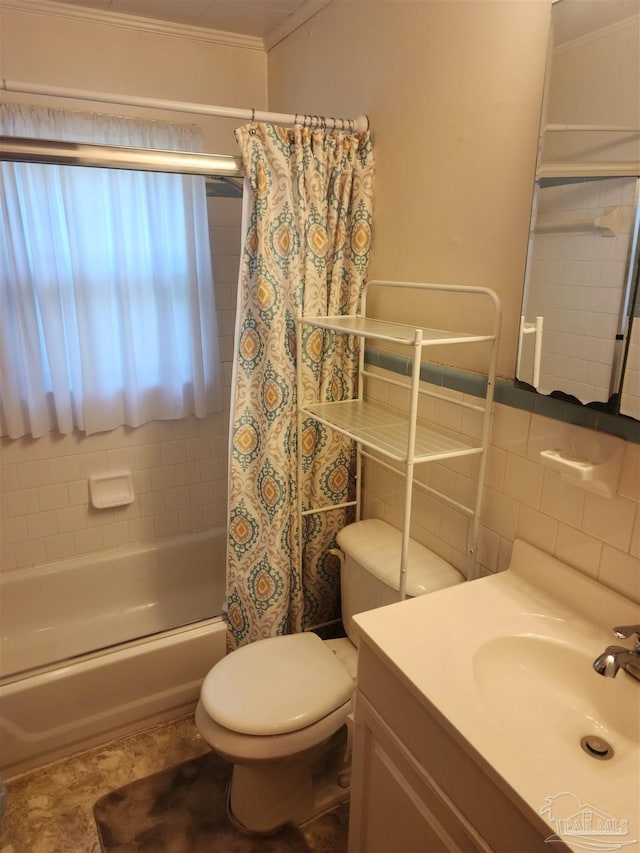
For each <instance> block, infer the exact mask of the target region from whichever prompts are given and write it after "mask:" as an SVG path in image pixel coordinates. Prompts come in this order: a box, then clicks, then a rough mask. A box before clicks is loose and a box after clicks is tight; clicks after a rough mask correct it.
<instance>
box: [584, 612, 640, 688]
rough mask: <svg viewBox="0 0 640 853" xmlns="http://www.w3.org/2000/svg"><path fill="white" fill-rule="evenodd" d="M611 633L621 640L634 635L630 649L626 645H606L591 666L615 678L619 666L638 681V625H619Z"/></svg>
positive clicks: (639, 642) (639, 670)
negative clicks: (633, 643) (632, 645)
mask: <svg viewBox="0 0 640 853" xmlns="http://www.w3.org/2000/svg"><path fill="white" fill-rule="evenodd" d="M613 633H614V634H615V635H616V637H618V638H620V639H621V640H626V639H628V638H629V637H632V636H633V635H634V634H635V636H636V643H635V646H634V647H633V648H632V649H628V648H626V646H607V648H606V649H605V650H604V651H603V652H602V654H601V655H598V657H597V658H596V659H595V660H594V662H593V668H594V669H595V671H596V672H597V673H598V674H599V675H604V676H606V677H607V678H615V676H616V675H617V674H618V670H619V669H620V667H622V669H624V670H625V672H628V673H629V675H630V676H632V677H633V678H636V679H638V681H640V625H620V626H619V627H618V628H614V629H613Z"/></svg>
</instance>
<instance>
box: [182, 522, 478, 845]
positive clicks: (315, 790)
mask: <svg viewBox="0 0 640 853" xmlns="http://www.w3.org/2000/svg"><path fill="white" fill-rule="evenodd" d="M337 541H338V545H339V546H340V558H341V560H340V561H341V569H340V582H341V594H342V618H343V623H344V627H345V630H346V632H347V635H348V636H347V637H345V638H342V639H337V640H321V639H320V638H319V637H318V636H317V635H316V634H314V633H312V632H306V633H302V634H290V635H287V636H279V637H272V638H271V639H268V640H261V641H260V642H257V643H253V644H251V645H248V646H243V647H242V648H240V649H237V650H236V651H234V652H232V653H231V654H229V655H227V657H225V658H223V659H222V660H221V661H220V662H219V663H217V664H216V665H215V666H214V667H213V669H212V670H211V671H210V672H209V674H208V675H207V677H206V678H205V680H204V683H203V685H202V689H201V692H200V701H199V702H198V707H197V709H196V725H197V727H198V729H199V731H200V734H201V735H202V737H203V738H204V740H205V741H206V742H207V743H208V744H209V746H211V747H212V749H214V750H215V751H216V752H217V753H218V754H219V755H221V756H223V757H224V758H226V759H228V760H229V761H231V762H232V763H233V773H232V776H231V784H230V792H229V811H230V815H231V817H232V818H233V820H234V821H235V822H236V823H238V824H239V825H241V826H242V827H243V828H245V829H248V830H250V831H253V832H269V831H272V830H274V829H276V828H277V827H279V826H281V825H282V824H283V823H286V822H288V821H291V822H293V823H298V824H299V823H303V822H304V821H305V820H309V819H310V818H312V817H314V816H315V815H317V814H320V813H321V812H323V811H325V810H326V809H328V808H330V807H331V806H333V805H335V804H336V803H338V802H341V801H343V800H346V799H348V797H349V787H348V786H349V772H348V771H349V755H348V750H347V730H346V720H347V715H348V714H349V713H350V711H351V698H352V694H353V688H354V682H355V676H356V663H357V644H358V639H357V631H356V626H355V623H354V622H353V619H352V617H353V616H354V615H355V614H356V613H361V612H363V611H365V610H372V609H373V608H375V607H381V606H383V605H385V604H391V603H392V602H394V601H397V600H398V575H399V565H400V546H401V534H400V532H399V531H398V530H396V529H395V528H393V527H390V526H389V525H388V524H387V523H386V522H384V521H380V520H378V519H370V520H367V521H358V522H356V523H355V524H350V525H348V526H347V527H345V528H344V529H343V530H342V531H340V533H339V534H338V537H337ZM463 580H464V578H463V576H462V575H461V574H460V573H459V572H458V571H456V569H454V568H453V567H452V566H450V565H449V564H448V563H447V562H445V561H444V560H443V559H441V558H440V557H438V556H437V555H436V554H434V553H433V552H432V551H429V550H428V549H427V548H425V547H424V546H422V545H420V544H419V543H417V542H414V541H413V540H411V542H410V547H409V556H408V561H407V595H408V596H416V595H423V594H424V593H427V592H432V591H434V590H437V589H443V588H444V587H447V586H453V584H456V583H460V582H461V581H463Z"/></svg>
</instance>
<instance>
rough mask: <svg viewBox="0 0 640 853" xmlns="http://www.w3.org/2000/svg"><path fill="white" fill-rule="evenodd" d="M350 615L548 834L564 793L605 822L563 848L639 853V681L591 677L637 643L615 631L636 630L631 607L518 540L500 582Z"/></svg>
mask: <svg viewBox="0 0 640 853" xmlns="http://www.w3.org/2000/svg"><path fill="white" fill-rule="evenodd" d="M356 618H357V621H358V624H359V625H360V626H361V627H362V628H363V629H364V630H365V632H366V633H367V635H368V636H369V638H371V639H372V641H373V643H374V645H377V646H378V647H379V649H380V650H381V651H382V652H383V654H384V655H385V657H386V658H387V659H388V660H389V661H391V663H392V664H393V666H394V667H395V668H396V669H397V670H398V671H399V672H400V673H401V674H402V675H403V676H404V678H405V679H407V680H408V682H409V683H410V684H411V685H413V689H414V692H416V693H417V694H418V695H421V696H423V697H424V700H425V707H426V708H427V710H430V709H431V711H433V712H435V713H437V714H438V716H439V717H440V718H441V720H442V721H443V724H444V725H445V726H446V728H447V729H448V730H449V731H450V733H451V734H452V736H454V737H455V738H456V739H457V740H458V741H459V742H460V743H462V744H463V745H465V744H466V745H467V748H468V750H469V752H470V754H475V755H476V756H477V758H476V760H478V761H483V762H486V765H488V766H489V768H491V772H492V773H493V772H495V774H497V775H496V777H495V778H496V779H498V780H504V782H505V783H506V785H507V786H508V789H510V790H512V791H515V792H516V794H517V795H518V797H519V798H520V800H521V801H524V803H525V804H527V806H528V807H529V808H530V809H531V811H532V812H533V813H534V815H535V816H536V819H538V818H539V817H542V819H543V820H544V821H545V822H546V824H547V825H548V827H549V836H553V835H554V833H557V832H558V826H559V823H558V822H557V821H556V815H557V809H555V810H554V807H553V803H554V802H560V801H559V800H557V798H558V797H560V798H561V800H563V799H564V802H569V801H570V808H573V809H574V812H575V813H578V812H580V811H581V809H582V810H586V811H585V814H586V813H587V812H588V813H589V814H590V815H596V816H599V817H598V820H600V819H601V818H602V819H604V818H607V819H608V818H610V820H609V823H608V824H607V826H608V827H609V830H610V832H611V837H601V836H597V834H596V835H594V837H581V836H580V835H578V837H577V838H571V837H569V838H567V837H565V836H562V840H563V841H564V843H565V844H566V845H567V846H568V847H569V848H571V849H574V850H576V851H581V850H584V849H585V844H586V845H587V849H602V850H604V849H609V850H614V849H616V850H617V849H620V850H625V851H631V850H634V851H635V850H640V682H639V681H636V680H634V679H633V678H631V676H629V675H628V674H627V673H626V672H624V671H622V670H620V671H619V673H618V674H617V676H616V677H615V678H605V677H604V676H601V675H599V674H598V673H596V672H595V670H594V669H593V661H594V660H595V658H596V657H597V656H598V655H599V654H600V653H601V652H603V651H604V649H605V647H606V646H607V645H611V644H618V645H625V646H629V647H630V646H631V642H630V641H623V642H622V643H621V642H620V641H619V640H616V638H615V637H614V635H613V633H612V628H613V627H614V626H616V625H630V624H640V606H639V605H638V604H636V603H634V602H631V601H629V600H628V599H626V598H624V597H622V596H620V595H618V594H617V593H615V592H613V591H611V590H609V589H607V588H605V587H604V586H602V585H601V584H599V583H598V582H596V581H595V580H593V579H592V578H590V577H587V576H585V575H583V574H581V573H580V572H577V571H575V570H573V569H571V568H570V567H569V566H566V565H565V564H563V563H560V562H559V561H557V560H555V559H554V558H552V557H550V556H549V555H547V554H545V553H543V552H542V551H539V550H538V549H537V548H534V547H532V546H530V545H528V544H527V543H524V542H520V541H518V542H516V543H515V546H514V552H513V558H512V562H511V566H510V568H509V570H508V571H506V572H502V573H500V574H497V575H495V576H492V577H490V578H482V579H480V580H478V581H473V582H471V583H465V584H460V585H458V586H456V587H451V588H449V589H445V590H442V591H440V592H436V593H432V594H430V595H425V596H422V597H419V598H414V599H411V600H407V601H404V602H400V603H398V604H393V605H391V606H390V607H386V608H381V609H380V610H377V611H371V612H369V613H367V614H362V615H361V616H359V617H356ZM584 737H595V738H597V739H599V740H596V741H595V745H596V753H601V752H603V750H604V760H603V756H600V757H597V755H593V754H592V753H590V752H589V751H585V749H583V747H582V746H581V741H582V739H583V738H584ZM600 741H604V742H606V743H605V744H604V745H603V744H602V743H600ZM607 745H608V746H609V747H611V748H612V751H613V752H612V755H611V756H610V757H608V756H609V753H608V752H607V751H606V749H605V747H606V746H607ZM602 816H604V818H603V817H602ZM609 830H607V832H608V831H609ZM616 833H617V834H616ZM605 834H606V833H605ZM589 845H592V846H591V847H589ZM551 846H552V845H551Z"/></svg>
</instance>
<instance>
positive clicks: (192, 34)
mask: <svg viewBox="0 0 640 853" xmlns="http://www.w3.org/2000/svg"><path fill="white" fill-rule="evenodd" d="M0 8H5V9H13V10H15V11H18V12H30V13H33V14H39V15H50V16H53V17H57V18H67V19H70V20H75V21H84V22H86V23H92V24H108V25H110V26H113V27H123V28H125V29H130V30H131V29H133V30H142V31H144V32H150V33H156V34H157V35H164V36H174V37H175V36H177V37H179V38H189V39H196V40H197V41H206V42H210V43H214V44H222V45H227V46H230V47H242V48H245V49H248V50H261V51H264V50H265V49H266V48H265V43H264V40H263V39H261V38H257V37H256V36H247V35H243V34H242V33H227V32H223V31H222V30H211V29H208V28H206V27H193V26H188V25H186V24H174V23H172V22H170V21H159V20H156V19H155V18H141V17H138V16H135V15H123V14H121V13H119V12H107V11H105V10H103V9H85V8H82V7H80V6H73V5H71V4H68V3H52V2H50V0H0Z"/></svg>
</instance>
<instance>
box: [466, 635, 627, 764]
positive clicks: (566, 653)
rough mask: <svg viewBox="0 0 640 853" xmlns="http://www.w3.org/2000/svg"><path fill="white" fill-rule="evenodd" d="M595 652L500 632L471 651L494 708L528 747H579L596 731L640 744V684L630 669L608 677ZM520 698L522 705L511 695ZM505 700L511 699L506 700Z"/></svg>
mask: <svg viewBox="0 0 640 853" xmlns="http://www.w3.org/2000/svg"><path fill="white" fill-rule="evenodd" d="M593 659H594V658H593V657H590V656H589V655H587V654H585V653H584V652H582V651H581V650H578V649H575V648H572V647H571V646H569V645H566V644H563V643H561V642H559V641H556V640H553V639H551V638H548V637H536V636H510V637H504V636H503V637H494V638H493V639H491V640H488V641H487V642H485V643H483V644H482V645H480V646H479V647H478V648H477V650H476V651H475V654H474V656H473V674H474V678H475V682H476V684H477V686H478V688H479V691H480V693H481V695H482V697H483V700H484V702H486V703H487V704H488V705H489V706H490V708H491V712H492V713H493V714H495V715H496V716H498V717H499V718H501V720H502V722H503V725H504V729H503V730H504V731H505V733H506V732H509V731H510V729H513V727H514V723H515V731H512V732H510V733H511V734H512V736H513V735H514V734H515V736H516V737H517V738H518V739H520V741H521V742H523V743H522V745H523V746H526V747H527V748H530V749H532V750H534V751H540V744H542V743H544V746H545V749H546V748H547V746H548V743H549V741H550V740H551V739H552V738H553V739H556V738H557V739H558V747H559V748H560V747H561V748H562V751H563V752H564V748H566V747H569V749H570V750H571V751H575V752H577V751H578V750H579V749H580V739H581V738H582V737H584V736H585V735H591V734H595V735H597V736H598V737H601V738H603V739H605V740H606V741H607V742H608V743H609V744H610V745H611V746H612V747H613V748H614V750H615V752H617V753H620V752H621V751H624V750H626V749H629V748H633V747H635V748H636V749H637V748H638V745H639V744H640V684H638V683H637V682H634V681H633V679H632V678H630V677H629V676H628V675H627V674H626V673H623V672H619V673H618V675H617V676H616V678H604V677H603V676H601V675H598V673H597V672H595V670H594V669H593V665H592V664H593ZM509 696H515V697H517V707H516V708H514V706H513V704H512V703H511V702H510V701H508V697H509ZM505 700H507V701H505Z"/></svg>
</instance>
